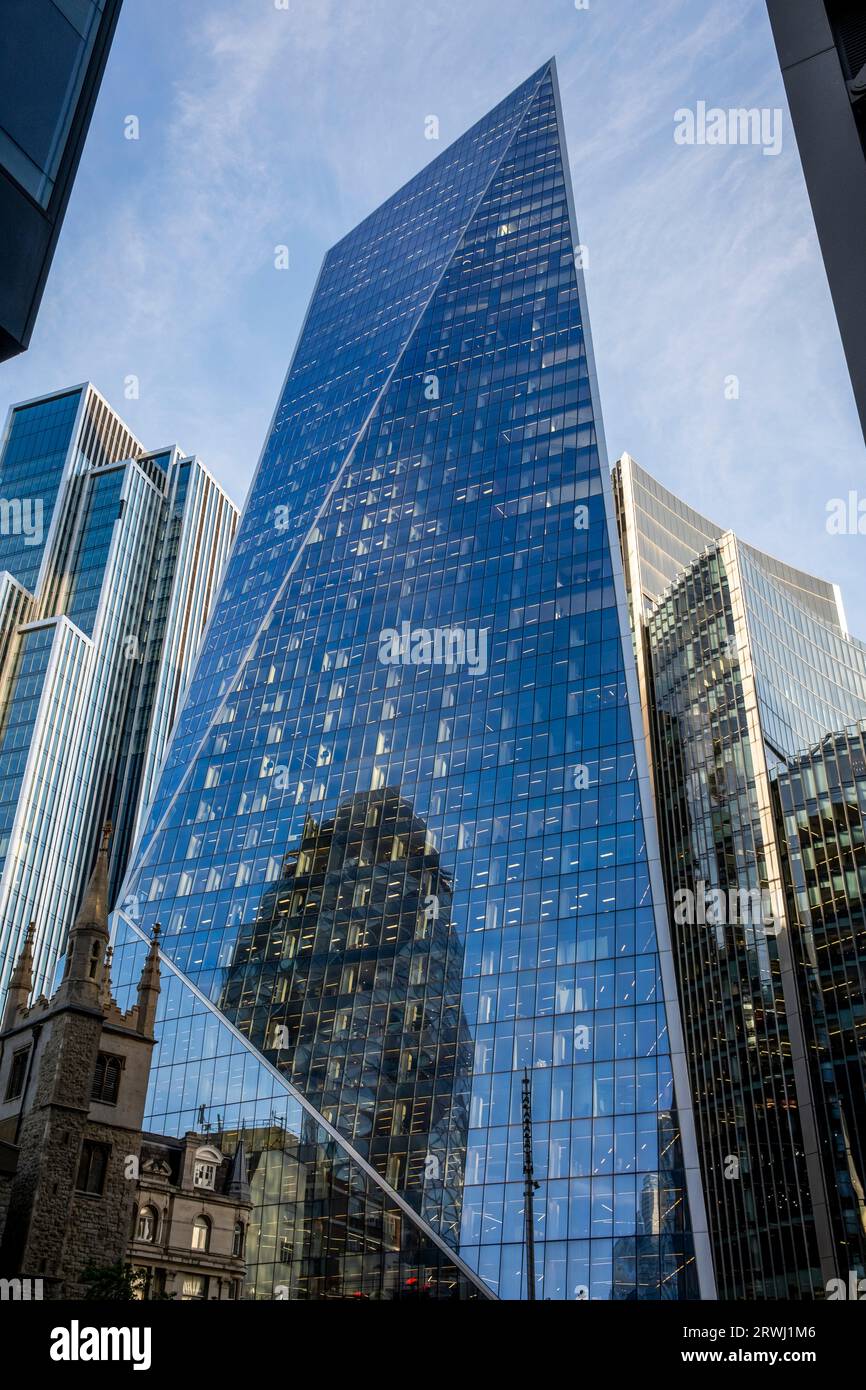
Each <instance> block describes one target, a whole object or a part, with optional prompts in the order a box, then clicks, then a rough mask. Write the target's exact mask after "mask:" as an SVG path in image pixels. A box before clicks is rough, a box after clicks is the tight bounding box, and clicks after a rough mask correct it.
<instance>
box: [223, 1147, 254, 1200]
mask: <svg viewBox="0 0 866 1390" xmlns="http://www.w3.org/2000/svg"><path fill="white" fill-rule="evenodd" d="M226 1196H227V1197H234V1199H235V1201H237V1202H248V1201H249V1200H250V1176H249V1171H248V1169H247V1151H246V1148H245V1147H244V1136H243V1133H241V1134H239V1135H238V1142H237V1146H236V1148H235V1152H234V1157H233V1158H232V1165H231V1168H230V1169H229V1175H228V1179H227V1181H226Z"/></svg>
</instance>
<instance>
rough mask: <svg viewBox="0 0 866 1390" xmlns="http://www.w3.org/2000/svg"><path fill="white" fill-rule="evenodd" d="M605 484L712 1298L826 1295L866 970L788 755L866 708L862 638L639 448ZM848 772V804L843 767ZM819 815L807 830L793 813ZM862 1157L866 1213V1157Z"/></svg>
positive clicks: (843, 871)
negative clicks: (814, 873)
mask: <svg viewBox="0 0 866 1390" xmlns="http://www.w3.org/2000/svg"><path fill="white" fill-rule="evenodd" d="M614 483H615V495H616V501H617V515H618V520H619V524H620V532H621V539H622V547H623V556H624V561H625V568H626V574H627V579H628V588H629V594H630V599H631V612H632V621H633V631H634V640H635V645H636V649H637V653H638V664H639V670H640V678H641V686H642V706H643V713H644V720H645V731H646V736H647V739H648V742H649V747H650V750H651V757H652V768H653V775H654V779H655V789H656V796H657V814H658V823H659V828H660V833H661V843H662V850H663V863H664V869H665V878H666V886H667V891H668V896H669V903H670V907H671V916H672V925H673V936H674V943H675V949H676V958H677V971H678V977H679V986H680V994H681V1006H682V1015H683V1022H684V1027H685V1035H686V1041H687V1052H688V1060H689V1068H690V1072H691V1079H692V1089H693V1097H694V1105H695V1119H696V1124H697V1131H698V1142H699V1146H700V1152H701V1162H702V1167H703V1175H704V1190H705V1192H706V1194H707V1204H708V1208H709V1214H710V1226H711V1230H712V1234H713V1246H714V1255H715V1262H716V1277H717V1280H718V1288H719V1296H720V1297H722V1298H735V1299H748V1300H752V1299H767V1298H769V1299H800V1298H806V1299H810V1298H821V1297H823V1296H824V1293H825V1290H826V1288H827V1285H828V1283H829V1281H830V1280H831V1279H833V1278H837V1277H839V1276H840V1274H841V1277H842V1278H843V1279H844V1278H846V1277H847V1272H848V1269H849V1268H853V1265H850V1264H849V1258H850V1250H849V1249H847V1248H846V1244H845V1238H844V1234H843V1232H844V1223H845V1220H846V1219H848V1218H849V1217H850V1210H849V1212H848V1216H847V1217H843V1216H842V1215H841V1213H840V1211H839V1205H840V1201H841V1202H842V1204H843V1205H844V1200H843V1198H842V1197H840V1192H839V1190H837V1188H838V1182H839V1164H838V1163H836V1165H835V1166H834V1164H833V1163H831V1162H829V1161H828V1156H829V1155H830V1154H833V1153H836V1155H837V1158H838V1142H839V1139H838V1134H837V1132H836V1130H835V1128H834V1123H835V1121H834V1118H833V1117H834V1116H839V1115H846V1116H847V1117H848V1123H849V1133H851V1132H852V1131H853V1132H854V1135H855V1146H856V1144H859V1137H858V1136H859V1130H858V1121H859V1112H857V1111H856V1110H855V1111H852V1109H851V1106H850V1104H848V1102H849V1101H850V1096H851V1090H852V1087H853V1088H854V1089H856V1084H857V1076H858V1075H859V1070H860V1068H861V1066H862V1063H861V1062H860V1059H859V1053H858V1051H857V1048H858V1046H860V1043H859V1025H858V1023H857V1022H856V1020H857V1019H859V1017H860V1015H861V1014H862V1011H863V1008H864V1003H866V996H864V994H863V983H866V981H864V980H863V977H862V971H863V958H862V954H861V953H860V951H861V948H862V940H861V939H860V934H859V932H858V929H857V919H856V915H855V917H854V918H852V921H851V923H850V924H849V925H848V926H847V927H846V925H845V921H844V918H845V911H844V909H843V910H842V920H841V921H840V922H839V924H838V927H837V928H831V927H829V925H828V927H827V934H826V937H825V938H824V939H823V940H822V921H821V917H820V912H819V913H818V915H817V917H816V919H815V921H814V924H813V922H812V920H810V919H809V917H808V914H806V915H805V916H804V915H803V913H804V911H805V909H806V908H807V907H809V906H811V907H813V908H816V909H818V908H819V900H818V899H817V898H815V897H814V895H812V894H807V892H806V882H805V881H804V878H803V874H804V870H805V868H806V866H807V864H808V860H804V854H806V849H805V848H802V847H798V846H797V844H796V836H797V834H798V833H799V831H800V830H802V832H803V835H804V839H805V840H808V839H809V832H810V831H811V833H812V834H814V833H815V830H816V828H817V826H818V825H819V824H820V823H821V816H820V814H819V810H818V806H817V805H813V803H811V802H809V803H808V804H807V803H806V802H805V801H804V800H803V799H802V798H803V797H804V796H805V795H807V793H806V792H805V790H804V788H805V787H806V785H807V778H806V774H805V773H804V774H803V775H801V774H800V773H799V772H798V771H797V769H798V768H799V767H800V766H801V762H802V764H803V765H804V766H807V765H808V764H809V763H810V762H816V761H817V760H818V755H817V753H811V754H809V755H808V756H806V755H804V750H809V748H810V746H811V745H812V744H815V743H818V742H819V741H820V740H822V738H823V736H824V735H825V734H826V733H828V732H829V731H831V730H833V729H837V728H841V727H843V726H844V725H845V724H846V723H848V722H850V721H855V720H860V719H863V718H864V717H866V647H864V646H863V644H862V643H860V642H858V641H856V640H855V639H854V638H852V637H851V636H850V635H849V634H848V632H847V628H846V624H845V618H844V613H843V611H842V605H841V599H840V596H839V593H838V590H837V589H836V588H835V587H834V586H833V585H832V584H829V583H827V582H825V581H824V580H821V579H817V578H815V577H814V576H812V575H809V574H806V573H804V572H802V571H800V570H796V569H794V568H792V567H791V566H788V565H785V564H783V563H782V562H780V561H778V560H775V559H773V558H772V557H771V556H769V555H766V554H763V553H762V552H761V551H758V550H756V549H754V548H753V547H751V546H748V545H746V544H744V543H743V542H742V541H740V540H739V539H738V538H737V537H736V536H735V535H733V533H732V532H730V531H724V530H722V528H720V527H718V526H716V525H715V524H714V523H713V522H711V521H709V520H707V519H706V518H705V517H702V516H700V515H699V514H698V513H697V512H695V511H694V510H693V509H692V508H690V507H689V506H687V504H686V503H684V502H683V501H681V500H680V499H679V498H678V497H676V496H674V494H673V493H671V492H669V491H668V490H667V489H666V488H664V487H663V486H662V485H661V484H660V483H659V482H657V480H656V479H654V478H653V477H651V476H650V475H649V474H648V473H646V472H645V470H643V469H641V468H639V467H638V466H637V464H636V463H635V462H634V460H633V459H631V458H629V457H628V455H626V456H624V457H623V458H622V459H621V460H620V462H619V463H618V464H617V467H616V470H615V477H614ZM840 742H842V743H844V742H845V740H844V739H842V738H841V737H840ZM816 775H817V774H816ZM835 775H836V779H837V783H838V773H837V774H835ZM847 781H848V782H850V783H851V788H849V790H848V792H846V793H844V794H842V793H839V792H838V785H837V796H838V797H839V798H840V799H841V802H842V807H843V810H842V814H844V805H845V804H846V802H847V801H849V800H850V799H851V795H852V794H853V795H854V798H855V805H856V793H855V792H853V793H852V788H853V787H854V786H855V785H856V783H855V779H854V778H853V776H852V774H851V769H850V766H849V767H848V776H847ZM786 788H787V790H785V789H786ZM780 789H781V791H782V796H783V802H784V808H785V817H786V819H785V826H784V828H782V825H781V822H780V818H779V814H780V813H779V809H778V806H779V802H778V793H779V790H780ZM824 790H825V791H826V787H825V789H824ZM812 794H814V786H813V793H812ZM825 800H826V798H825ZM807 809H808V810H814V813H815V821H814V823H813V824H811V825H810V823H809V822H808V821H804V820H802V819H801V817H799V816H798V815H797V814H795V813H798V812H799V813H801V816H805V813H806V811H807ZM823 809H824V800H822V803H821V810H822V811H823ZM827 814H829V815H832V814H833V812H831V811H829V810H828V811H827ZM792 817H793V818H794V819H792ZM855 819H856V817H855ZM825 828H826V827H825ZM846 833H847V834H848V835H849V839H848V845H847V855H848V858H847V860H846V849H845V848H841V847H840V848H839V850H838V855H839V860H840V862H839V863H838V864H837V866H836V869H835V874H836V876H837V879H836V880H834V881H838V876H839V875H841V881H842V882H843V883H846V884H853V891H854V894H855V897H856V891H857V883H858V872H859V859H858V851H857V849H856V843H853V842H852V840H851V839H850V836H851V835H852V834H854V835H856V833H857V831H856V825H855V826H854V827H852V829H851V830H850V831H849V830H848V828H847V826H846ZM861 833H862V830H861ZM852 844H853V847H852ZM809 852H810V853H811V854H812V855H813V856H814V855H815V854H817V855H819V857H820V849H819V848H818V847H817V846H815V845H811V846H810V847H809ZM792 866H794V867H795V868H796V870H797V872H796V876H795V878H794V879H793V880H792V877H791V873H792ZM843 866H844V867H843ZM822 882H823V879H822ZM689 895H690V896H689ZM678 905H679V906H680V907H682V908H683V909H687V910H684V911H682V912H678V910H677V908H678ZM837 933H841V937H840V935H838V934H837ZM816 971H817V972H818V973H816ZM846 971H847V972H848V975H847V976H846ZM837 976H838V977H839V978H838V979H837ZM846 979H847V987H848V988H852V986H851V980H852V979H853V980H855V981H858V984H857V985H856V986H854V987H853V993H852V995H851V1000H852V1002H851V1003H850V1005H849V1004H846V1003H845V1002H844V1000H843V998H842V996H841V993H840V990H841V988H842V986H843V985H844V984H845V981H846ZM858 991H859V992H858ZM839 1030H841V1034H842V1036H843V1037H845V1038H848V1039H849V1043H850V1040H851V1039H852V1038H853V1039H854V1044H853V1046H850V1045H846V1046H843V1045H842V1044H841V1042H839V1044H838V1045H839V1046H840V1047H842V1051H843V1053H845V1052H847V1053H850V1055H851V1066H852V1075H851V1077H849V1080H848V1082H847V1083H846V1085H844V1086H843V1087H842V1092H844V1094H842V1093H840V1096H835V1087H836V1080H837V1078H836V1076H835V1075H834V1067H835V1066H836V1060H835V1059H836V1057H837V1056H838V1052H837V1050H836V1044H835V1043H833V1042H831V1039H832V1038H833V1037H834V1035H836V1034H837V1032H838V1031H839ZM837 1071H838V1068H837ZM852 1164H853V1167H854V1170H855V1172H856V1176H855V1177H851V1176H850V1175H849V1178H848V1180H847V1189H846V1190H847V1191H848V1193H849V1194H850V1195H851V1196H852V1202H851V1203H850V1204H849V1206H851V1205H853V1207H854V1208H855V1209H856V1215H855V1217H854V1218H853V1219H854V1221H855V1224H856V1223H857V1222H860V1223H861V1224H862V1223H863V1221H864V1219H866V1206H864V1204H863V1200H862V1188H861V1190H860V1192H859V1194H858V1195H855V1191H856V1187H857V1184H859V1183H860V1182H861V1176H862V1174H861V1170H860V1167H859V1152H858V1153H857V1154H856V1157H854V1158H852ZM855 1234H856V1233H855ZM854 1243H855V1245H856V1241H855V1242H854ZM857 1249H858V1250H859V1249H862V1247H861V1246H857Z"/></svg>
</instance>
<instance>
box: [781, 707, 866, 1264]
mask: <svg viewBox="0 0 866 1390" xmlns="http://www.w3.org/2000/svg"><path fill="white" fill-rule="evenodd" d="M773 784H774V792H775V802H776V812H777V816H778V818H779V833H780V837H781V840H782V845H783V863H784V869H785V882H786V889H787V896H788V909H787V910H788V914H789V918H790V920H791V923H792V927H793V935H794V943H795V950H796V956H797V971H798V981H799V983H800V997H801V1005H800V1007H801V1010H802V1014H803V1018H804V1020H805V1024H806V1033H807V1037H808V1040H809V1047H808V1054H807V1055H808V1059H809V1068H810V1077H811V1082H812V1091H813V1095H814V1096H815V1107H816V1112H817V1128H818V1133H819V1141H820V1156H821V1162H822V1164H823V1166H824V1170H825V1173H826V1188H827V1196H828V1220H829V1224H830V1229H831V1232H832V1238H833V1241H834V1245H835V1250H836V1261H837V1263H836V1278H838V1279H841V1280H842V1282H843V1284H844V1285H846V1286H847V1285H848V1280H849V1276H850V1275H851V1274H852V1273H854V1272H855V1271H856V1273H857V1277H858V1279H859V1278H863V1277H864V1275H866V722H864V721H861V722H860V723H859V724H856V725H852V726H851V727H849V728H847V729H843V730H840V731H838V732H837V733H834V734H829V735H828V736H827V737H826V738H824V739H822V740H821V742H820V743H819V744H818V745H817V746H816V747H814V748H811V749H809V750H808V751H806V752H804V753H803V754H802V755H801V756H799V757H797V758H793V759H792V760H791V761H790V762H789V764H788V766H787V767H785V768H781V767H780V768H777V769H776V770H775V771H774V773H773Z"/></svg>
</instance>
